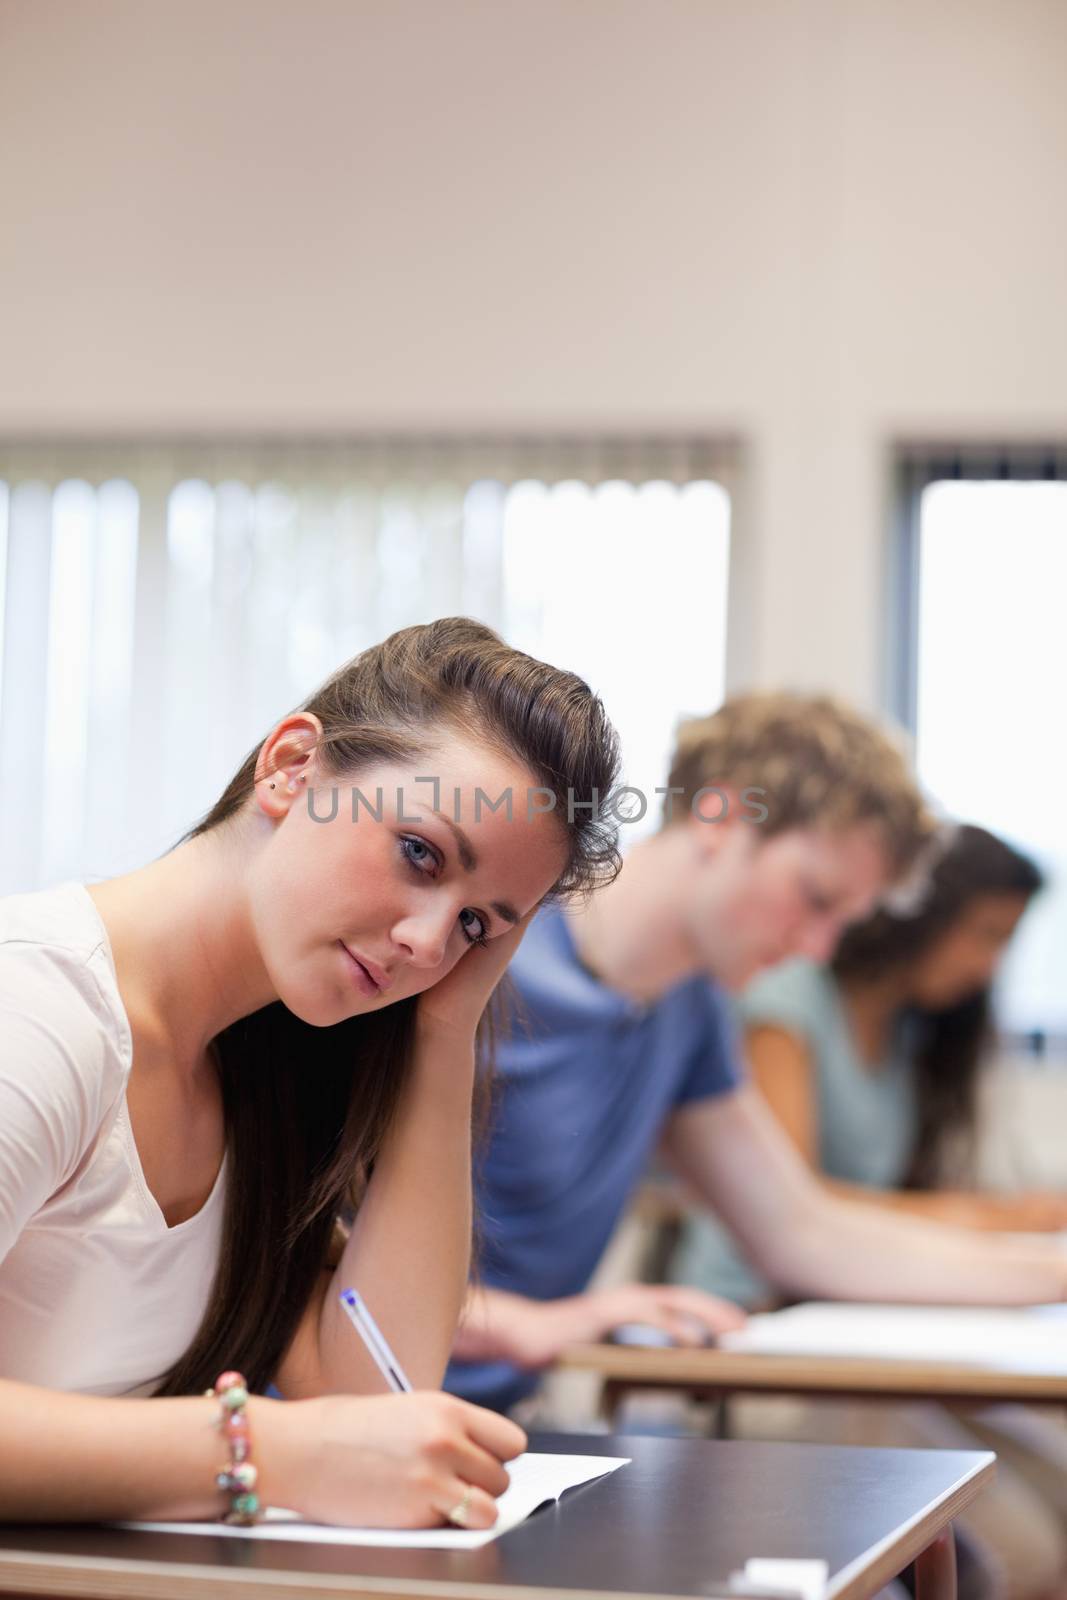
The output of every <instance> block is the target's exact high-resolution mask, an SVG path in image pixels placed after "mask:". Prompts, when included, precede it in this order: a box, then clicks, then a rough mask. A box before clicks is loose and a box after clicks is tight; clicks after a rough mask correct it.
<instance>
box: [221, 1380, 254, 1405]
mask: <svg viewBox="0 0 1067 1600" xmlns="http://www.w3.org/2000/svg"><path fill="white" fill-rule="evenodd" d="M220 1399H221V1400H222V1403H223V1405H224V1406H225V1407H226V1409H227V1411H236V1410H237V1409H238V1408H239V1407H240V1406H244V1405H247V1404H248V1390H247V1389H242V1388H241V1387H240V1385H239V1384H235V1385H234V1387H233V1388H232V1389H227V1390H226V1392H225V1394H223V1395H221V1396H220Z"/></svg>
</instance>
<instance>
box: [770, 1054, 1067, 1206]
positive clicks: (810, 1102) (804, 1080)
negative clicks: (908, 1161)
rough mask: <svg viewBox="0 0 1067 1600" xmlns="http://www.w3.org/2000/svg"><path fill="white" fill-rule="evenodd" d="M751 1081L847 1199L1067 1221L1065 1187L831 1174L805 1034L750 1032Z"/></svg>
mask: <svg viewBox="0 0 1067 1600" xmlns="http://www.w3.org/2000/svg"><path fill="white" fill-rule="evenodd" d="M746 1045H747V1052H748V1061H749V1065H750V1069H751V1073H752V1079H753V1082H754V1083H755V1084H756V1087H757V1088H758V1089H759V1091H760V1094H761V1095H762V1096H763V1098H764V1100H765V1101H766V1102H767V1104H768V1106H770V1108H771V1110H772V1112H773V1113H774V1115H775V1117H776V1118H777V1119H778V1121H779V1122H780V1123H781V1125H782V1127H783V1129H784V1130H785V1132H786V1133H787V1134H788V1135H789V1137H790V1139H791V1140H792V1142H793V1143H794V1144H795V1145H796V1147H797V1149H798V1150H799V1151H800V1154H801V1155H802V1156H803V1157H804V1160H805V1161H806V1162H807V1163H808V1165H809V1166H810V1167H812V1168H813V1170H815V1172H816V1173H817V1175H818V1177H819V1178H820V1180H821V1181H822V1184H823V1186H824V1187H825V1188H826V1189H828V1190H829V1191H830V1192H831V1193H832V1194H835V1195H837V1196H839V1197H840V1198H841V1199H843V1200H855V1201H859V1202H860V1203H861V1204H863V1205H870V1206H879V1207H881V1208H882V1209H883V1210H889V1211H897V1212H903V1213H905V1214H907V1215H910V1216H918V1217H929V1218H930V1219H931V1221H933V1222H943V1223H947V1224H950V1225H953V1226H955V1227H962V1228H991V1229H1004V1230H1006V1231H1008V1232H1013V1233H1044V1232H1051V1231H1057V1230H1060V1229H1064V1228H1067V1195H1058V1194H1033V1193H1031V1194H1017V1195H996V1194H980V1193H977V1192H967V1191H958V1190H948V1189H926V1190H922V1189H872V1188H868V1187H866V1186H865V1185H863V1184H858V1183H846V1182H844V1181H843V1180H842V1179H839V1178H831V1177H828V1176H827V1174H826V1173H824V1172H821V1171H820V1170H819V1167H818V1149H819V1124H818V1108H817V1100H816V1094H815V1063H814V1061H813V1060H812V1055H811V1050H810V1049H809V1047H808V1044H807V1041H806V1040H805V1039H804V1037H803V1035H802V1034H799V1033H793V1032H791V1031H789V1030H788V1029H786V1028H783V1027H781V1026H777V1025H776V1026H771V1025H769V1024H766V1023H763V1024H759V1025H754V1026H753V1027H752V1028H750V1029H749V1031H748V1034H747V1037H746Z"/></svg>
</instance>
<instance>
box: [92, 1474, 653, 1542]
mask: <svg viewBox="0 0 1067 1600" xmlns="http://www.w3.org/2000/svg"><path fill="white" fill-rule="evenodd" d="M629 1461H630V1457H629V1456H554V1455H543V1454H539V1453H535V1452H533V1451H527V1452H526V1454H525V1455H521V1456H518V1457H516V1459H515V1460H514V1461H511V1462H509V1463H508V1472H509V1473H510V1475H511V1484H510V1486H509V1487H508V1488H507V1489H506V1490H505V1491H504V1493H503V1494H502V1495H501V1496H500V1499H499V1500H498V1501H497V1512H498V1514H497V1520H496V1522H495V1523H494V1524H493V1526H492V1527H491V1528H478V1529H470V1528H414V1529H406V1528H335V1527H331V1526H328V1525H327V1524H326V1523H321V1522H304V1521H303V1520H302V1519H301V1518H300V1517H298V1516H297V1514H296V1512H295V1511H283V1510H281V1509H280V1508H272V1509H271V1510H269V1511H268V1512H267V1514H266V1517H265V1519H264V1521H262V1522H257V1523H256V1524H255V1526H254V1527H251V1528H232V1527H230V1526H229V1525H228V1524H227V1523H225V1522H120V1523H118V1524H117V1526H118V1527H120V1528H139V1529H142V1530H144V1529H150V1530H152V1531H153V1532H157V1533H200V1534H203V1533H209V1534H223V1535H225V1536H226V1537H228V1538H236V1539H303V1540H305V1541H307V1542H309V1543H312V1544H362V1545H379V1546H386V1547H387V1548H389V1549H393V1550H477V1549H478V1548H479V1546H480V1545H483V1544H489V1543H490V1542H491V1541H492V1540H493V1539H499V1537H500V1535H501V1534H502V1533H507V1531H508V1529H509V1528H514V1527H517V1525H518V1524H519V1523H520V1522H525V1520H526V1518H527V1517H528V1516H529V1515H530V1513H531V1512H532V1511H536V1510H537V1507H538V1506H539V1505H543V1504H544V1502H545V1501H546V1500H558V1499H559V1497H560V1495H561V1494H562V1493H563V1491H564V1490H565V1489H574V1488H576V1487H577V1486H578V1484H580V1483H590V1482H592V1480H593V1479H594V1478H602V1477H604V1476H606V1474H607V1473H609V1472H614V1471H616V1469H617V1468H618V1467H625V1466H627V1465H628V1464H629Z"/></svg>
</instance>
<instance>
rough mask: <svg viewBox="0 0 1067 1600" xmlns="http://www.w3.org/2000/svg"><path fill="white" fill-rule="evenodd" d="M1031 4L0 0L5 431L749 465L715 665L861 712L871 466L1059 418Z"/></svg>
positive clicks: (1042, 11) (1065, 97) (1051, 123)
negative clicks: (468, 433)
mask: <svg viewBox="0 0 1067 1600" xmlns="http://www.w3.org/2000/svg"><path fill="white" fill-rule="evenodd" d="M1065 60H1067V6H1064V5H1063V4H1062V0H1011V3H1010V4H1009V3H1007V0H992V3H989V0H973V3H963V0H935V3H934V4H931V3H930V0H528V3H526V0H522V3H520V0H373V3H372V0H301V3H299V4H293V3H291V0H284V3H283V0H180V3H179V0H170V3H153V4H145V3H144V0H32V3H30V0H0V230H3V235H4V237H3V241H2V248H0V319H2V326H0V435H12V434H17V435H28V434H49V433H52V432H55V431H68V430H75V431H78V432H83V433H84V432H91V433H94V434H110V433H114V432H116V431H122V432H126V431H130V432H136V433H144V432H171V431H182V432H188V431H195V432H198V433H200V432H205V431H211V430H226V431H233V430H240V431H249V430H258V429H270V430H293V429H297V430H304V431H307V430H320V429H323V430H331V431H335V430H345V429H359V428H364V427H374V428H379V427H388V428H395V429H405V430H408V429H410V430H416V429H421V428H434V429H453V428H455V429H460V428H468V427H475V428H485V429H505V430H506V429H510V428H520V427H521V428H532V429H537V428H550V429H552V430H558V429H560V428H563V427H573V428H576V429H583V430H589V429H592V430H600V429H615V428H617V429H620V430H627V429H650V430H651V429H655V430H666V429H672V428H675V427H678V428H684V429H686V430H694V429H695V430H706V431H710V432H718V431H729V432H736V433H739V434H740V435H741V436H742V437H743V438H744V439H745V441H746V443H747V445H748V446H749V465H750V495H749V504H748V514H747V518H746V525H745V526H744V528H743V530H742V534H743V540H744V548H743V550H742V552H741V559H742V560H743V562H744V573H743V579H744V581H743V583H742V585H741V593H742V595H743V597H744V603H743V605H742V606H741V607H739V610H738V614H737V615H736V617H735V623H734V633H733V638H732V640H731V650H732V653H733V658H734V672H735V678H736V676H738V675H745V676H748V677H753V678H755V679H757V680H760V681H764V682H767V681H771V680H775V679H784V680H786V681H790V682H793V683H797V684H801V683H803V684H813V683H818V684H823V685H827V686H829V687H833V688H837V689H839V690H841V691H843V692H848V693H850V694H852V695H853V696H854V697H856V698H858V699H860V700H861V701H864V702H866V703H874V702H876V700H877V699H878V697H879V695H880V691H881V683H880V672H881V651H882V640H881V638H880V626H879V622H880V589H881V585H882V568H883V554H884V549H883V546H884V524H885V516H884V488H885V479H884V461H885V446H886V444H887V441H888V440H889V439H890V438H891V437H893V436H894V435H899V434H905V433H906V434H909V435H916V434H929V433H931V432H933V433H937V434H946V435H952V434H963V435H967V436H983V435H989V434H998V435H1012V436H1018V435H1025V434H1027V433H1037V434H1039V435H1044V436H1047V435H1051V434H1059V435H1064V434H1067V315H1065V310H1067V206H1065V205H1064V204H1063V193H1064V175H1065V171H1067V162H1065V159H1064V158H1065V155H1067V94H1065V93H1064V67H1063V63H1064V61H1065Z"/></svg>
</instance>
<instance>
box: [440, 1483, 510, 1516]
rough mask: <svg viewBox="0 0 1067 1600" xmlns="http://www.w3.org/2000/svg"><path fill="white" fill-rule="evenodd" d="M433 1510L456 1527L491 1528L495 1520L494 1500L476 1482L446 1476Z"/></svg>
mask: <svg viewBox="0 0 1067 1600" xmlns="http://www.w3.org/2000/svg"><path fill="white" fill-rule="evenodd" d="M434 1510H435V1511H436V1512H437V1514H438V1516H439V1517H440V1518H441V1521H442V1522H445V1523H451V1524H452V1525H453V1526H454V1527H457V1528H491V1527H492V1526H493V1524H494V1523H495V1521H496V1515H497V1513H496V1501H495V1500H494V1499H493V1497H492V1495H488V1494H486V1492H485V1490H484V1489H479V1488H478V1486H477V1484H473V1483H465V1482H464V1481H463V1479H462V1478H448V1479H447V1480H446V1482H445V1485H444V1487H443V1490H442V1494H441V1498H440V1501H437V1500H436V1499H435V1501H434Z"/></svg>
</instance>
